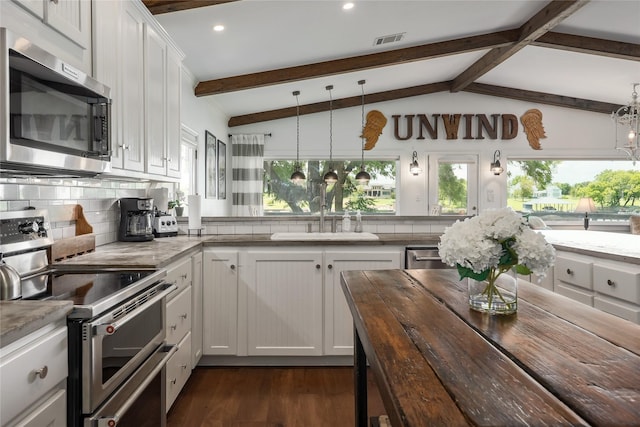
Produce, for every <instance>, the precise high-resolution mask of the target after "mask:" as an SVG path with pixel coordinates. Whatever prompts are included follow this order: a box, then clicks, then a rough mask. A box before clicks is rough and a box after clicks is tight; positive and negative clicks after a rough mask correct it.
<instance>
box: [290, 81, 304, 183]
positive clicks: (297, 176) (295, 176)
mask: <svg viewBox="0 0 640 427" xmlns="http://www.w3.org/2000/svg"><path fill="white" fill-rule="evenodd" d="M298 95H300V91H299V90H296V91H294V92H293V96H295V97H296V163H295V165H294V166H293V168H294V171H293V173H292V174H291V182H293V183H294V184H296V185H303V184H304V182H305V180H306V179H307V177H306V176H305V175H304V172H302V171H301V170H300V104H299V103H298Z"/></svg>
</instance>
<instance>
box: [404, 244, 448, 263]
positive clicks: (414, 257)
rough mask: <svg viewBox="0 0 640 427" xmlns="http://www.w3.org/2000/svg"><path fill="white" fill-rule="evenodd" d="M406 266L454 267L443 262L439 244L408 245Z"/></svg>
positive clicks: (405, 252)
mask: <svg viewBox="0 0 640 427" xmlns="http://www.w3.org/2000/svg"><path fill="white" fill-rule="evenodd" d="M404 254H405V262H404V266H405V268H453V267H450V266H448V265H447V264H445V263H444V262H442V260H441V259H440V255H438V246H436V245H430V246H427V245H425V246H407V247H406V248H405V251H404Z"/></svg>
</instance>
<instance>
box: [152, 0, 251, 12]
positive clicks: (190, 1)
mask: <svg viewBox="0 0 640 427" xmlns="http://www.w3.org/2000/svg"><path fill="white" fill-rule="evenodd" d="M234 1H238V0H142V3H144V5H145V6H146V7H147V9H149V12H151V14H153V15H160V14H162V13H169V12H177V11H179V10H188V9H195V8H196V7H204V6H213V5H218V4H223V3H232V2H234Z"/></svg>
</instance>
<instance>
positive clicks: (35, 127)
mask: <svg viewBox="0 0 640 427" xmlns="http://www.w3.org/2000/svg"><path fill="white" fill-rule="evenodd" d="M0 45H1V46H2V50H1V51H0V105H2V108H1V111H2V114H1V117H0V137H1V138H2V139H1V140H0V172H1V173H2V175H3V176H7V175H43V176H48V175H49V176H50V175H53V176H78V177H81V176H95V175H98V174H100V173H103V172H110V171H111V135H110V133H111V131H110V129H111V123H110V122H111V100H110V99H109V93H110V90H109V88H108V87H107V86H105V85H103V84H101V83H99V82H98V81H96V80H94V79H93V78H92V77H90V76H88V75H87V74H86V73H84V72H82V71H80V70H78V69H75V68H74V67H72V66H70V65H69V64H67V63H65V62H63V61H61V60H60V59H58V58H56V57H55V56H53V55H51V54H49V53H48V52H46V51H45V50H43V49H41V48H39V47H38V46H36V45H34V44H33V43H31V42H30V41H29V40H27V39H25V38H24V37H20V36H17V35H16V34H14V33H12V32H11V31H9V30H7V29H5V28H0Z"/></svg>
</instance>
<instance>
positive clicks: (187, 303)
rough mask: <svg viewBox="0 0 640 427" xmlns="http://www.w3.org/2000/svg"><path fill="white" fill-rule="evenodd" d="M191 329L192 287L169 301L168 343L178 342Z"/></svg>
mask: <svg viewBox="0 0 640 427" xmlns="http://www.w3.org/2000/svg"><path fill="white" fill-rule="evenodd" d="M190 330H191V287H189V288H187V289H185V290H184V291H182V292H180V294H178V296H176V297H175V298H174V299H172V300H171V301H169V302H168V303H167V325H166V331H167V344H177V343H178V342H180V340H181V339H182V338H183V337H184V336H185V334H186V333H187V332H189V331H190Z"/></svg>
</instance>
